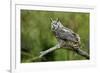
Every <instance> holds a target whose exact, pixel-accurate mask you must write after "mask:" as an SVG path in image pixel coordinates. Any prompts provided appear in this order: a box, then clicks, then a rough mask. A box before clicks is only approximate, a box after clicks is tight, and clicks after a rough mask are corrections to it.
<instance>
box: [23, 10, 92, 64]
mask: <svg viewBox="0 0 100 73" xmlns="http://www.w3.org/2000/svg"><path fill="white" fill-rule="evenodd" d="M89 16H90V14H89V13H79V12H58V11H56V12H55V11H39V10H37V11H36V10H21V62H22V63H30V62H45V61H68V60H85V58H84V57H82V56H80V55H78V54H76V53H74V52H72V51H69V50H66V49H63V48H61V49H58V50H55V51H53V52H51V53H49V54H47V55H45V56H44V57H43V58H42V59H38V60H35V61H31V59H32V58H34V57H36V56H38V55H39V54H40V51H43V50H46V49H48V48H50V47H53V46H54V45H55V44H56V43H57V40H56V38H55V36H54V35H53V33H52V31H51V24H50V23H51V21H50V19H49V17H51V18H53V19H56V18H59V19H60V21H61V23H62V24H63V25H64V26H65V27H68V28H70V29H72V30H73V31H74V32H76V33H78V34H79V35H80V38H81V43H82V44H81V46H82V49H83V50H84V51H86V52H88V53H89Z"/></svg>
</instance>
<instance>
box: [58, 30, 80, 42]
mask: <svg viewBox="0 0 100 73" xmlns="http://www.w3.org/2000/svg"><path fill="white" fill-rule="evenodd" d="M56 35H57V37H58V38H59V39H62V40H68V41H73V42H77V41H78V40H79V39H78V37H77V34H76V33H74V32H73V31H72V30H66V29H62V30H60V31H58V32H57V34H56Z"/></svg>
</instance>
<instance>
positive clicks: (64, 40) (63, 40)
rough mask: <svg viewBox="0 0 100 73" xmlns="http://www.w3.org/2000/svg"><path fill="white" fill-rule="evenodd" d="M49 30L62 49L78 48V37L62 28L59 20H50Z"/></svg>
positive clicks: (67, 29) (69, 30)
mask: <svg viewBox="0 0 100 73" xmlns="http://www.w3.org/2000/svg"><path fill="white" fill-rule="evenodd" d="M51 21H52V22H51V30H52V31H53V33H54V35H55V36H56V38H57V40H58V42H59V44H60V46H61V47H63V48H74V49H78V48H80V37H79V35H78V34H76V33H75V32H73V31H72V30H71V29H69V28H67V27H64V26H63V25H62V24H61V22H60V21H59V19H57V20H52V18H51Z"/></svg>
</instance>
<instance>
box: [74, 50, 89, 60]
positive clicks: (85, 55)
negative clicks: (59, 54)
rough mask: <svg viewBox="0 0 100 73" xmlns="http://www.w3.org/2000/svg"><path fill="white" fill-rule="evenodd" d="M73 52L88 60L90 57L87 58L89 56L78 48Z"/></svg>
mask: <svg viewBox="0 0 100 73" xmlns="http://www.w3.org/2000/svg"><path fill="white" fill-rule="evenodd" d="M75 52H76V53H77V54H79V55H81V56H83V57H85V58H87V59H89V58H90V57H89V54H88V53H87V52H85V51H83V50H81V49H80V48H78V49H75Z"/></svg>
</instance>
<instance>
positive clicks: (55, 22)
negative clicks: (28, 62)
mask: <svg viewBox="0 0 100 73" xmlns="http://www.w3.org/2000/svg"><path fill="white" fill-rule="evenodd" d="M51 28H52V30H57V29H58V28H59V24H58V22H57V21H52V23H51Z"/></svg>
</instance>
